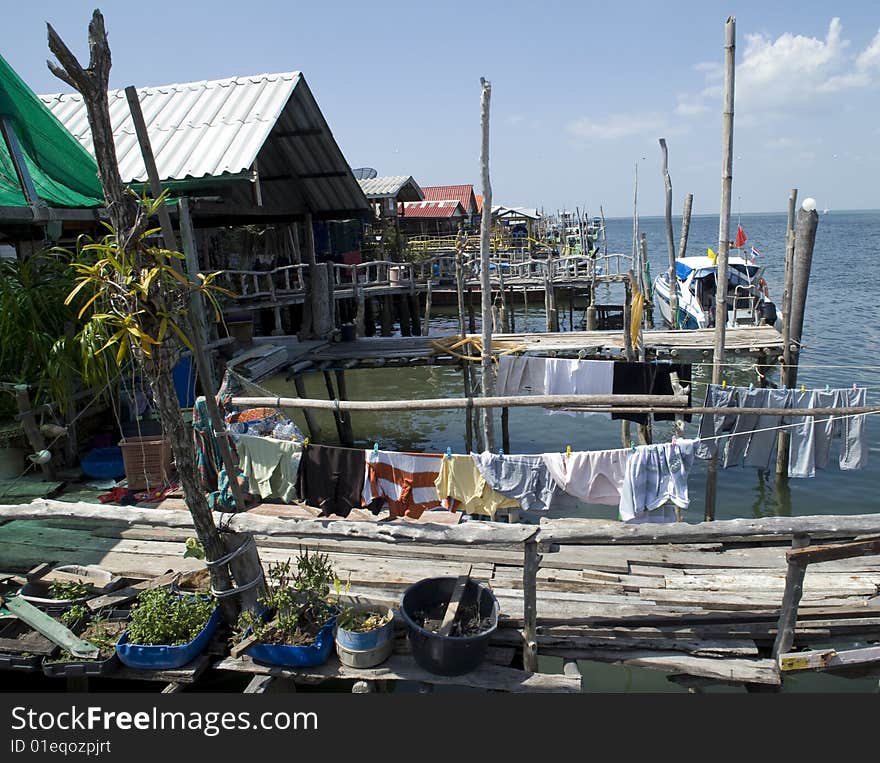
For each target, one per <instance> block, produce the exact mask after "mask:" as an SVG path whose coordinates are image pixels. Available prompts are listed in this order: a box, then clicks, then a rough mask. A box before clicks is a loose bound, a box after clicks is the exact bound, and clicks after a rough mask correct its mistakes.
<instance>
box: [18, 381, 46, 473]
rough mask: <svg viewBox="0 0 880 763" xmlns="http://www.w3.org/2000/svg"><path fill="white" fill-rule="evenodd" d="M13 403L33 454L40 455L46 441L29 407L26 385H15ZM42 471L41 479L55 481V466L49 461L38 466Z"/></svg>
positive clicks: (29, 399) (29, 401)
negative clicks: (15, 405)
mask: <svg viewBox="0 0 880 763" xmlns="http://www.w3.org/2000/svg"><path fill="white" fill-rule="evenodd" d="M15 402H16V404H17V405H18V416H19V419H21V426H22V429H24V433H25V435H27V438H28V442H29V443H30V446H31V448H33V451H34V453H35V454H40V453H41V452H42V451H43V450H45V449H46V441H45V440H44V439H43V433H42V432H41V431H40V427H39V426H38V425H37V419H36V417H35V416H34V412H33V409H32V406H31V398H30V395H29V394H28V387H27V384H16V385H15ZM40 469H42V470H43V479H45V480H54V479H55V464H54V463H53V462H52V460H51V459H50V460H49V461H47V462H46V463H45V464H40Z"/></svg>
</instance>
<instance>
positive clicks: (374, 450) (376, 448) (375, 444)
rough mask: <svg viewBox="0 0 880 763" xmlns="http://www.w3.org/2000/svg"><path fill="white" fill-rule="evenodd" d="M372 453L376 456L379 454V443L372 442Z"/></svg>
mask: <svg viewBox="0 0 880 763" xmlns="http://www.w3.org/2000/svg"><path fill="white" fill-rule="evenodd" d="M373 453H375V454H376V455H377V456H378V455H379V443H378V442H374V443H373Z"/></svg>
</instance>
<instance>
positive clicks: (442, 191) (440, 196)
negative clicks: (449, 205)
mask: <svg viewBox="0 0 880 763" xmlns="http://www.w3.org/2000/svg"><path fill="white" fill-rule="evenodd" d="M422 191H424V193H425V201H444V200H451V199H456V200H457V201H458V202H459V203H461V208H462V209H463V210H465V212H469V211H470V210H474V211H476V209H477V200H476V197H475V196H474V187H473V186H472V185H428V186H424V187H423V188H422Z"/></svg>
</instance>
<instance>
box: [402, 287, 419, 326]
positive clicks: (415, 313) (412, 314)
mask: <svg viewBox="0 0 880 763" xmlns="http://www.w3.org/2000/svg"><path fill="white" fill-rule="evenodd" d="M404 300H405V301H406V302H407V305H408V307H409V319H410V332H411V334H412V336H421V335H422V308H421V305H419V294H418V292H415V291H414V292H413V293H412V294H408V295H407V296H405V297H404Z"/></svg>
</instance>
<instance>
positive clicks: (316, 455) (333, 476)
mask: <svg viewBox="0 0 880 763" xmlns="http://www.w3.org/2000/svg"><path fill="white" fill-rule="evenodd" d="M365 464H366V459H365V458H364V451H363V450H360V449H356V448H338V447H335V446H332V445H309V446H308V447H306V448H305V449H304V450H303V452H302V457H301V459H300V467H299V476H298V478H297V483H296V489H297V493H298V494H299V497H300V499H301V500H303V501H305V502H306V503H307V504H308V505H309V506H314V507H316V508H318V509H321V513H322V514H323V515H325V516H326V515H329V514H337V515H339V516H341V517H347V516H348V514H349V512H350V511H351V510H352V509H359V508H360V507H361V493H362V492H363V489H364V473H365V470H366V467H365Z"/></svg>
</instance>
